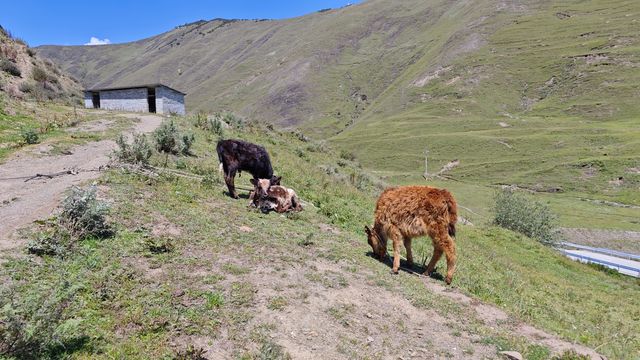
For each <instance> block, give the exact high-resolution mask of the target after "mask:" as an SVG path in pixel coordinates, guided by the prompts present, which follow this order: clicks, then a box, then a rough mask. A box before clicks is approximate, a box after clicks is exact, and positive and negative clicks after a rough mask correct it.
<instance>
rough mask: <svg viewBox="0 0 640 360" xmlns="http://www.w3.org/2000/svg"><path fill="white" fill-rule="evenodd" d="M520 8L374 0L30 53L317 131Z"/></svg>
mask: <svg viewBox="0 0 640 360" xmlns="http://www.w3.org/2000/svg"><path fill="white" fill-rule="evenodd" d="M518 13H519V10H518V6H503V5H501V2H499V1H491V0H475V1H472V2H468V3H465V4H462V5H457V4H454V3H451V2H448V1H428V2H425V1H417V0H411V1H403V2H401V3H398V2H389V1H381V0H373V1H366V2H364V3H362V4H358V5H354V6H350V7H346V8H342V9H336V10H330V11H323V12H318V13H314V14H310V15H307V16H303V17H299V18H294V19H287V20H281V21H230V20H220V19H216V20H211V21H199V22H195V23H193V24H189V25H185V26H181V27H178V28H176V29H174V30H172V31H169V32H167V33H164V34H160V35H158V36H155V37H152V38H149V39H143V40H140V41H136V42H132V43H127V44H118V45H109V46H99V47H98V46H96V47H88V46H71V47H68V46H66V47H65V46H42V47H39V48H38V52H39V53H40V54H41V55H43V56H45V57H47V58H50V59H52V60H54V61H56V63H58V64H60V65H61V66H62V67H63V68H64V69H65V70H68V71H69V72H71V73H72V74H74V75H75V76H77V77H78V78H79V79H81V80H82V81H83V83H84V84H85V85H88V86H102V85H126V84H132V83H140V82H144V83H148V82H150V81H161V82H166V83H167V84H169V85H171V86H175V87H177V88H179V89H182V90H184V91H186V92H187V93H188V96H187V105H188V107H189V108H190V109H191V110H193V111H195V110H198V109H205V110H217V109H220V108H232V109H233V110H235V111H237V112H240V113H241V114H243V115H246V116H250V117H251V118H255V119H258V120H260V121H271V122H276V123H279V124H285V125H291V124H300V123H304V122H313V123H314V124H315V126H316V127H317V126H318V125H320V124H323V127H326V128H325V129H318V131H320V130H323V132H328V133H330V132H332V131H335V130H336V129H341V128H342V127H343V126H344V125H345V124H348V123H350V122H352V121H353V120H354V119H356V118H357V117H359V116H360V115H361V114H362V113H363V112H365V111H366V109H367V108H368V106H369V104H370V103H372V102H373V101H374V100H375V99H376V98H378V97H379V96H380V95H382V94H384V93H385V92H386V90H387V88H388V87H389V86H390V85H391V84H392V83H393V82H394V81H396V79H398V78H399V77H401V76H402V75H403V74H404V72H405V70H406V69H408V68H409V67H411V65H412V64H415V63H416V62H419V61H421V59H423V58H425V57H428V58H431V59H436V58H442V59H441V60H442V61H450V60H452V59H454V58H456V56H458V55H460V54H463V53H467V52H472V51H474V50H476V49H477V48H478V47H479V46H480V45H482V44H483V42H484V40H483V39H482V38H477V32H479V31H480V32H483V31H491V28H492V27H494V26H495V25H494V22H495V21H498V20H494V19H495V18H497V17H507V18H509V17H513V16H517V14H518ZM485 16H486V17H487V19H489V18H490V19H492V20H491V21H489V20H487V19H485ZM444 45H446V48H443V47H442V46H444ZM425 70H427V69H425Z"/></svg>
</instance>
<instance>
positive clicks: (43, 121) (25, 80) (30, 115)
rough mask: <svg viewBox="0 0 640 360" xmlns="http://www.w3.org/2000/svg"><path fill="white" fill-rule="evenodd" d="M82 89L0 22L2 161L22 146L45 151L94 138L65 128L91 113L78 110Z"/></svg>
mask: <svg viewBox="0 0 640 360" xmlns="http://www.w3.org/2000/svg"><path fill="white" fill-rule="evenodd" d="M80 93H81V86H80V84H79V83H78V82H76V81H75V80H74V79H73V78H72V77H71V76H70V75H69V74H67V73H65V72H63V71H62V70H60V68H58V67H57V66H56V65H55V64H54V63H52V62H51V61H50V60H46V59H43V58H41V57H39V56H37V54H36V52H35V50H34V49H32V48H30V47H29V46H28V45H27V44H26V43H25V42H24V41H23V40H21V39H20V38H16V37H14V36H13V35H12V34H11V33H10V32H9V31H8V30H6V29H4V28H2V27H1V26H0V163H2V162H3V160H4V159H5V158H6V157H7V155H9V154H10V153H13V152H15V151H16V150H17V149H19V148H22V147H24V146H26V145H34V147H35V146H42V149H44V148H47V149H46V150H42V151H45V152H48V151H49V150H51V149H53V150H60V149H62V148H63V147H64V146H65V145H69V144H77V143H79V142H83V141H87V140H95V139H96V137H95V136H88V137H85V138H82V139H81V138H80V137H79V136H78V135H77V134H72V133H66V132H65V131H64V129H65V128H69V127H71V126H75V125H77V124H79V123H80V122H81V121H84V120H87V119H89V118H91V117H92V116H90V115H87V114H86V113H85V112H83V111H81V110H79V109H77V108H76V107H77V106H78V105H79V104H80ZM28 137H29V138H30V140H29V141H27V138H28ZM27 142H29V144H28V143H27ZM35 144H40V145H35ZM63 144H65V145H63Z"/></svg>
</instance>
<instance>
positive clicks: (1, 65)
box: [0, 59, 22, 76]
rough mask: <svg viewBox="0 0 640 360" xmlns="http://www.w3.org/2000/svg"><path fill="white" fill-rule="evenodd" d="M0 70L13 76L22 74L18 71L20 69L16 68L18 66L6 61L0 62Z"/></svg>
mask: <svg viewBox="0 0 640 360" xmlns="http://www.w3.org/2000/svg"><path fill="white" fill-rule="evenodd" d="M0 70H2V71H4V72H6V73H7V74H10V75H13V76H22V72H21V71H20V68H18V65H16V64H15V63H13V62H12V61H9V60H7V59H2V60H0Z"/></svg>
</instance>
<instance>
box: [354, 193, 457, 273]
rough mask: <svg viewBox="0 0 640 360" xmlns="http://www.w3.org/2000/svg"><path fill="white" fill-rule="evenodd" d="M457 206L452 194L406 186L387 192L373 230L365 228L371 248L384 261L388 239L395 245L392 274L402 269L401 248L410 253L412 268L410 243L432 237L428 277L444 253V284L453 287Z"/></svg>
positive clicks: (378, 203)
mask: <svg viewBox="0 0 640 360" xmlns="http://www.w3.org/2000/svg"><path fill="white" fill-rule="evenodd" d="M457 217H458V216H457V205H456V201H455V200H454V199H453V196H452V195H451V193H450V192H449V191H447V190H444V189H436V188H433V187H429V186H403V187H397V188H390V189H387V190H385V191H384V192H383V193H382V195H380V198H379V199H378V202H377V204H376V212H375V224H374V225H373V229H369V227H368V226H365V231H366V233H367V237H368V241H369V245H371V248H372V249H373V253H374V255H376V256H377V257H378V259H380V260H381V261H382V260H384V258H385V257H386V255H387V239H389V238H391V240H392V241H393V272H394V273H396V274H397V273H398V268H399V267H400V244H401V242H404V247H405V248H406V249H407V261H408V262H409V265H410V266H413V254H412V252H411V239H412V238H414V237H418V236H424V235H429V237H431V240H432V243H433V257H432V258H431V261H430V262H429V265H428V266H427V269H426V273H427V274H429V275H431V273H432V272H433V269H434V267H435V265H436V263H437V262H438V260H439V259H440V257H441V256H442V253H443V252H444V254H445V256H446V258H447V276H446V278H445V281H446V282H447V284H451V279H452V278H453V273H454V271H455V268H456V244H455V242H454V239H453V237H455V234H456V227H455V224H456V221H457Z"/></svg>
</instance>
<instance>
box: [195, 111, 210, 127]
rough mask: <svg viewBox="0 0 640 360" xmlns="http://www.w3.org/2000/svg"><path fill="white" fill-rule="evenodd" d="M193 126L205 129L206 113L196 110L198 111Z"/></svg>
mask: <svg viewBox="0 0 640 360" xmlns="http://www.w3.org/2000/svg"><path fill="white" fill-rule="evenodd" d="M193 125H195V127H197V128H200V129H204V130H206V129H207V114H206V113H205V112H204V111H198V113H197V114H196V118H195V122H194V124H193Z"/></svg>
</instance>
